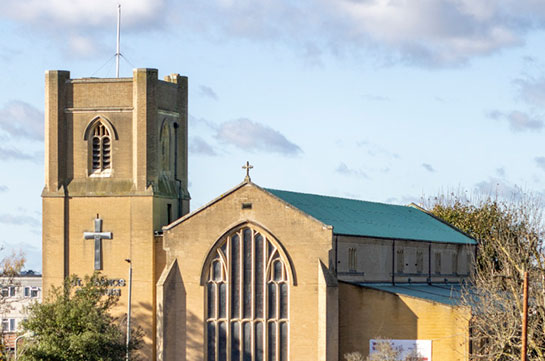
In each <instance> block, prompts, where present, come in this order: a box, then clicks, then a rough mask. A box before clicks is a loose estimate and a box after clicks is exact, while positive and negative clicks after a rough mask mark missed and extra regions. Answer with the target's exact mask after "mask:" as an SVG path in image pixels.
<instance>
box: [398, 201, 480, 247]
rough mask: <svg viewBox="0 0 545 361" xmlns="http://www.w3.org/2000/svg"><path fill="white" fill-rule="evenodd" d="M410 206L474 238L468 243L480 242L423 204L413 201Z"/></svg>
mask: <svg viewBox="0 0 545 361" xmlns="http://www.w3.org/2000/svg"><path fill="white" fill-rule="evenodd" d="M408 207H413V208H416V209H418V210H420V211H422V212H424V213H426V214H427V215H428V216H430V217H432V218H434V219H436V220H438V221H439V222H441V223H443V224H445V225H447V226H449V227H450V228H452V229H454V230H455V231H457V232H460V233H462V234H463V235H464V236H466V237H468V238H470V239H472V240H473V243H468V244H479V241H477V240H476V239H475V237H473V236H471V235H470V234H469V233H466V232H464V231H462V230H461V229H460V228H458V227H456V226H454V225H452V224H451V223H449V222H447V221H445V220H444V219H442V218H440V217H437V216H436V215H435V214H433V213H431V212H430V211H428V210H427V209H426V208H424V207H421V206H419V205H418V204H416V203H414V202H412V203H411V204H409V205H408Z"/></svg>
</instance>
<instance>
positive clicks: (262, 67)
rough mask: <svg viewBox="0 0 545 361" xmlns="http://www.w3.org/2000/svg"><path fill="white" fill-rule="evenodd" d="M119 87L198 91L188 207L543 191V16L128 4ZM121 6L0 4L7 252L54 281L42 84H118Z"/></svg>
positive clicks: (426, 3)
mask: <svg viewBox="0 0 545 361" xmlns="http://www.w3.org/2000/svg"><path fill="white" fill-rule="evenodd" d="M119 2H120V3H121V4H122V13H123V15H122V29H123V30H122V48H121V52H122V54H123V55H124V59H122V61H121V75H122V76H131V74H132V68H134V67H151V68H157V69H159V73H160V76H161V77H162V76H163V75H166V74H170V73H180V74H182V75H187V76H188V77H189V84H190V89H189V113H190V127H189V130H190V134H189V149H190V153H189V162H190V163H189V164H190V166H189V178H190V192H191V195H192V209H195V208H197V207H199V206H201V205H202V204H204V203H206V202H207V201H208V200H210V199H212V198H214V197H216V196H217V195H219V194H221V193H222V192H224V191H225V190H227V189H229V188H231V187H233V186H234V185H236V184H238V183H239V182H240V181H242V179H243V177H244V171H243V170H242V169H241V166H242V165H243V164H244V163H245V162H246V160H249V161H250V162H251V163H252V164H253V165H254V166H255V168H254V169H253V170H252V179H253V181H254V182H256V183H257V184H259V185H262V186H265V187H270V188H279V189H287V190H294V191H302V192H311V193H319V194H329V195H336V196H342V197H353V198H359V199H365V200H371V201H380V202H390V203H398V204H406V203H409V202H412V201H419V200H420V199H421V198H422V197H430V196H434V195H437V194H441V193H448V192H452V191H456V192H458V191H460V190H461V191H467V192H468V193H470V194H485V195H486V194H496V193H499V194H501V195H504V196H506V197H510V196H511V194H512V193H513V192H514V191H515V190H516V189H519V188H520V189H522V190H524V191H528V192H535V193H543V191H544V189H545V181H544V180H543V179H544V175H545V173H544V172H545V148H544V147H543V143H544V142H543V135H544V125H545V123H544V120H545V117H544V116H545V113H544V107H545V53H544V50H543V49H544V48H545V47H544V46H543V44H545V32H544V30H545V7H544V6H543V4H542V3H541V1H538V0H517V1H515V0H422V1H406V0H312V1H310V0H291V1H282V0H209V1H206V2H203V1H201V0H185V1H183V2H182V1H179V2H178V1H174V0H131V1H128V0H125V1H119ZM117 3H118V1H114V0H95V1H88V0H71V1H68V0H49V1H43V0H3V1H2V2H1V4H0V34H1V38H2V42H1V43H0V68H1V69H2V74H1V79H2V80H1V83H0V85H1V86H0V169H1V173H0V174H1V176H0V204H1V205H2V207H1V209H0V230H1V231H0V244H2V245H3V246H4V250H3V251H2V253H3V254H4V255H5V254H9V252H11V251H12V250H22V251H24V252H25V253H26V255H27V258H28V263H27V267H28V268H32V269H40V268H41V259H40V258H41V256H40V253H41V198H40V192H41V190H42V187H43V184H44V180H43V171H44V170H43V155H44V151H43V148H44V144H43V108H44V72H45V71H46V70H48V69H63V70H70V71H71V74H72V77H75V78H78V77H89V76H98V77H113V76H114V74H115V70H114V60H113V58H112V56H113V54H114V53H115V28H116V9H117Z"/></svg>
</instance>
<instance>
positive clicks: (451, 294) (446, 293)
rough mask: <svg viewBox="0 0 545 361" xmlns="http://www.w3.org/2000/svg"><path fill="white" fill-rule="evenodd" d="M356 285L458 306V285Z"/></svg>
mask: <svg viewBox="0 0 545 361" xmlns="http://www.w3.org/2000/svg"><path fill="white" fill-rule="evenodd" d="M357 285H359V286H362V287H367V288H372V289H375V290H379V291H384V292H389V293H394V294H397V295H405V296H411V297H416V298H421V299H425V300H427V301H433V302H438V303H443V304H446V305H453V306H456V305H460V304H461V297H462V296H461V294H462V286H461V285H460V284H457V283H455V284H431V285H428V284H419V283H404V284H395V285H393V284H391V283H357Z"/></svg>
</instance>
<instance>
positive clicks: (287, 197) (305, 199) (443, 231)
mask: <svg viewBox="0 0 545 361" xmlns="http://www.w3.org/2000/svg"><path fill="white" fill-rule="evenodd" d="M265 190H266V191H267V192H270V193H271V194H273V195H275V196H276V197H278V198H280V199H282V200H284V201H285V202H287V203H289V204H291V205H292V206H294V207H296V208H298V209H300V210H301V211H303V212H305V213H307V214H309V215H310V216H312V217H314V218H316V219H317V220H319V221H320V222H322V223H324V224H327V225H330V226H333V232H334V233H335V234H342V235H351V236H366V237H378V238H391V239H406V240H414V241H429V242H442V243H457V244H476V241H475V240H474V239H473V238H470V237H468V236H466V235H465V234H463V233H462V232H459V231H457V230H456V229H454V228H452V227H450V226H448V225H447V224H445V223H443V222H441V221H439V220H437V219H435V218H434V217H432V216H430V215H429V214H427V213H426V212H423V211H421V210H419V209H417V208H413V207H408V206H399V205H393V204H384V203H375V202H366V201H360V200H356V199H347V198H337V197H328V196H321V195H316V194H307V193H297V192H289V191H281V190H276V189H265Z"/></svg>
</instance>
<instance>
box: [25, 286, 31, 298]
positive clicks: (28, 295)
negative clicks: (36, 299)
mask: <svg viewBox="0 0 545 361" xmlns="http://www.w3.org/2000/svg"><path fill="white" fill-rule="evenodd" d="M25 297H30V287H25Z"/></svg>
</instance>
